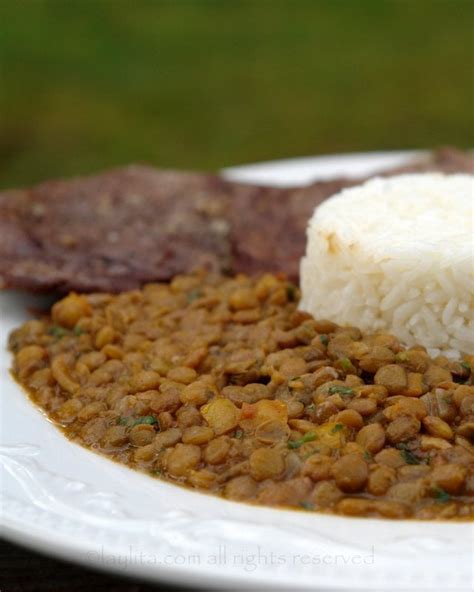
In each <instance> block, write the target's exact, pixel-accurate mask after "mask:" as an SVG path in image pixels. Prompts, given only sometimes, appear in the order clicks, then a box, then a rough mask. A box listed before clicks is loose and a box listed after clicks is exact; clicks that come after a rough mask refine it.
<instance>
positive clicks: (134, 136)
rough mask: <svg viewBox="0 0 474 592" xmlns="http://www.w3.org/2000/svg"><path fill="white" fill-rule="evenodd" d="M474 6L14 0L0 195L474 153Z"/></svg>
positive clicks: (417, 0) (440, 2)
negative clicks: (260, 166)
mask: <svg viewBox="0 0 474 592" xmlns="http://www.w3.org/2000/svg"><path fill="white" fill-rule="evenodd" d="M473 19H474V2H473V1H472V0H311V1H310V0H308V1H306V0H292V1H290V0H287V1H279V0H271V1H270V0H254V1H252V2H250V1H243V0H242V1H239V0H234V1H231V0H215V1H210V0H194V1H191V0H189V1H188V0H174V1H164V0H163V1H161V0H128V1H125V0H21V1H20V0H0V186H2V187H5V186H9V185H15V184H27V183H31V182H34V181H37V180H40V179H45V178H48V177H52V176H64V175H70V174H76V173H86V172H90V171H95V170H98V169H101V168H103V167H108V166H113V165H117V164H122V163H127V162H130V161H148V162H151V163H154V164H156V165H159V166H166V167H180V168H197V169H201V168H203V169H217V168H219V167H223V166H227V165H231V164H238V163H245V162H252V161H258V160H267V159H274V158H284V157H292V156H300V155H309V154H322V153H331V152H342V151H356V150H380V149H397V148H413V147H431V146H436V145H439V144H446V143H452V144H456V145H459V146H462V147H468V146H472V145H473V104H474V96H473V74H472V72H473V66H474V57H473V56H474V53H473V52H474V47H473V22H474V20H473Z"/></svg>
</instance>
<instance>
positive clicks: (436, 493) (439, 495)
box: [432, 486, 451, 504]
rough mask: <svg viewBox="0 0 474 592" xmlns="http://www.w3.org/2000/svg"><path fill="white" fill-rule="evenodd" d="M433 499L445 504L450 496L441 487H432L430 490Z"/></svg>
mask: <svg viewBox="0 0 474 592" xmlns="http://www.w3.org/2000/svg"><path fill="white" fill-rule="evenodd" d="M432 492H433V497H434V498H435V499H436V500H437V501H438V502H441V503H442V504H445V503H446V502H448V501H449V500H450V499H451V496H450V495H449V493H448V492H447V491H445V490H444V489H443V488H442V487H437V486H436V487H433V488H432Z"/></svg>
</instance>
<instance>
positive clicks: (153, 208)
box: [0, 166, 230, 291]
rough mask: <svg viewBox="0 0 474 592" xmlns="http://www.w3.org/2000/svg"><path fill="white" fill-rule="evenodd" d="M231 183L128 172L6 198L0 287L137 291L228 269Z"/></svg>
mask: <svg viewBox="0 0 474 592" xmlns="http://www.w3.org/2000/svg"><path fill="white" fill-rule="evenodd" d="M226 187H227V185H226V183H225V182H223V181H222V180H221V179H220V178H219V177H218V176H212V175H200V174H197V173H196V174H195V173H182V172H180V173H177V172H173V171H159V170H156V169H154V168H151V167H145V166H129V167H126V168H122V169H116V170H112V171H109V172H105V173H102V174H99V175H95V176H92V177H86V178H77V179H72V180H67V181H62V180H60V181H50V182H47V183H43V184H41V185H38V186H36V187H33V188H31V189H25V190H18V191H6V192H3V193H0V281H1V283H2V284H3V286H4V287H9V286H11V287H20V288H26V289H29V290H42V291H44V290H52V289H55V290H60V291H67V290H80V291H92V290H104V291H119V290H125V289H131V288H136V287H138V286H140V285H141V284H143V283H144V282H147V281H152V280H167V279H169V278H170V277H172V276H173V275H175V274H177V273H180V272H183V271H189V270H192V269H194V268H196V267H207V268H209V269H212V270H214V271H227V270H229V268H230V250H229V238H228V223H227V220H226V217H225V213H226V210H227V207H226V206H227V200H228V197H227V192H228V191H227V189H226Z"/></svg>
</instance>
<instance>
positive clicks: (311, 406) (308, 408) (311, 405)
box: [306, 403, 316, 411]
mask: <svg viewBox="0 0 474 592" xmlns="http://www.w3.org/2000/svg"><path fill="white" fill-rule="evenodd" d="M315 409H316V405H315V404H314V403H310V404H309V405H308V406H307V407H306V411H314V410H315Z"/></svg>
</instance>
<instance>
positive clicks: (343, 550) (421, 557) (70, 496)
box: [0, 153, 474, 590]
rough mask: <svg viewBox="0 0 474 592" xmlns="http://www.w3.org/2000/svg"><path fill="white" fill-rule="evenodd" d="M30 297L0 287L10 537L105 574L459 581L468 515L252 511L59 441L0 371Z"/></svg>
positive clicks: (244, 175) (279, 169) (271, 582)
mask: <svg viewBox="0 0 474 592" xmlns="http://www.w3.org/2000/svg"><path fill="white" fill-rule="evenodd" d="M409 156H410V154H408V153H375V154H355V155H342V156H331V157H324V158H304V159H296V160H291V161H281V162H276V163H266V164H261V165H251V166H247V167H238V168H235V169H227V170H226V171H225V174H226V175H227V176H228V177H230V178H233V179H239V180H242V181H249V182H261V183H268V184H270V183H272V184H275V185H294V184H301V183H307V182H309V181H311V180H313V179H318V178H328V177H332V176H335V175H339V174H345V175H350V176H357V175H363V174H367V173H372V172H373V171H375V170H377V169H380V168H384V167H386V166H391V165H398V164H401V163H402V162H404V161H405V160H406V159H407V158H408V157H409ZM37 304H38V298H37V297H32V296H26V295H24V294H20V293H16V292H9V293H3V294H0V307H1V308H0V333H1V336H0V337H1V345H0V389H1V398H0V401H1V434H0V479H1V481H0V493H1V506H0V514H1V520H2V532H3V534H4V536H6V537H7V538H9V539H10V540H12V541H16V542H18V543H20V544H23V545H26V546H29V547H31V548H34V549H37V550H39V551H41V552H44V553H47V554H51V555H55V556H58V557H62V558H65V559H68V560H71V561H74V562H78V563H82V564H86V565H89V566H91V567H97V568H101V569H105V570H108V571H111V572H114V573H115V574H128V575H130V576H141V577H145V578H148V579H151V580H155V581H170V582H175V583H179V584H182V585H191V586H193V585H194V586H202V587H207V588H209V587H216V588H221V589H222V588H223V587H225V588H233V589H237V588H244V589H247V590H254V589H256V588H259V587H266V588H271V589H277V588H283V589H287V590H295V589H296V588H299V587H301V588H307V589H312V590H316V589H317V590H329V589H331V590H332V589H347V590H349V589H350V590H356V589H364V590H381V589H386V588H397V589H420V588H422V589H434V590H441V589H442V590H452V589H458V590H459V589H471V587H472V585H473V564H472V561H473V559H472V558H473V556H474V537H473V534H474V533H473V524H472V523H449V522H445V523H442V522H439V523H436V522H417V521H388V520H375V519H355V518H344V517H337V516H329V515H322V514H317V513H313V512H305V511H288V510H274V509H270V508H264V507H252V506H250V505H245V504H239V503H234V502H230V501H226V500H222V499H219V498H216V497H212V496H210V495H204V494H200V493H196V492H192V491H189V490H186V489H183V488H180V487H177V486H173V485H171V484H167V483H165V482H162V481H159V480H155V479H153V478H150V477H148V476H146V475H142V474H140V473H137V472H134V471H132V470H129V469H127V468H126V467H124V466H120V465H118V464H115V463H113V462H111V461H109V460H107V459H106V458H102V457H100V456H98V455H96V454H94V453H92V452H90V451H88V450H86V449H84V448H81V447H80V446H77V445H75V444H73V443H71V442H69V441H68V440H66V438H65V437H64V436H63V435H62V434H61V433H60V432H59V431H58V430H57V429H56V428H55V427H54V426H53V425H52V424H51V423H50V422H48V421H47V420H46V419H45V417H44V416H43V415H42V414H41V412H40V411H39V410H38V409H36V408H35V407H34V406H33V405H32V404H31V403H30V402H29V400H28V399H27V397H26V396H25V394H24V392H23V391H22V389H21V388H20V387H19V386H18V385H17V384H16V383H15V382H14V381H13V380H12V378H11V377H10V375H9V370H8V369H9V367H10V363H11V358H10V354H9V353H8V352H7V351H6V349H5V343H6V339H7V335H8V333H9V332H10V331H11V330H12V329H13V328H14V327H16V326H18V325H19V324H20V323H21V322H23V321H24V320H25V319H26V318H28V312H27V310H28V307H29V306H31V305H35V306H37Z"/></svg>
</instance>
